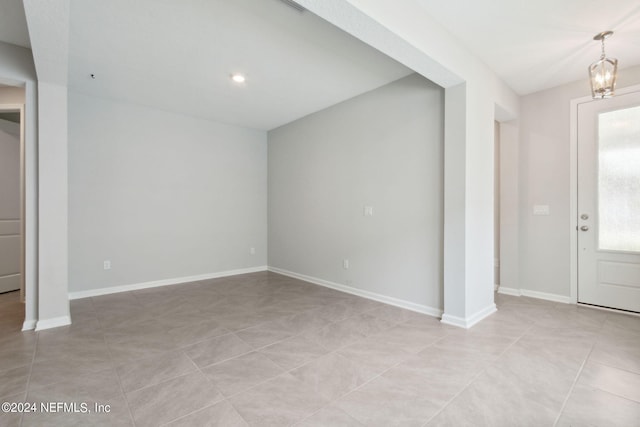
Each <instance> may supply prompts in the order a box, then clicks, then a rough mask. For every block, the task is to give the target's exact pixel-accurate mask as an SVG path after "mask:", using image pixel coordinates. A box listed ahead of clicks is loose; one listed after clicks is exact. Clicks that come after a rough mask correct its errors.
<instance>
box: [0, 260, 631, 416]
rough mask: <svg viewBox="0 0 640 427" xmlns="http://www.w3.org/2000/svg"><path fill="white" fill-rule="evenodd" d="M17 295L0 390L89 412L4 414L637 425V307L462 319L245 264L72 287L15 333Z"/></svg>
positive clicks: (542, 307) (2, 349) (522, 302)
mask: <svg viewBox="0 0 640 427" xmlns="http://www.w3.org/2000/svg"><path fill="white" fill-rule="evenodd" d="M17 298H18V295H17V293H9V294H3V295H0V401H2V402H5V401H6V402H36V403H39V402H66V403H72V402H75V403H77V404H78V405H79V404H80V403H82V402H84V403H86V404H88V405H89V406H88V409H90V410H91V411H92V413H90V414H82V413H76V414H70V413H49V414H43V413H28V414H25V415H24V416H20V415H19V414H0V425H1V426H18V425H22V426H94V425H95V426H99V425H105V426H121V425H122V426H132V425H136V426H158V425H170V426H245V425H256V426H287V425H297V426H362V425H367V426H385V427H386V426H456V427H458V426H554V425H555V426H624V427H633V426H640V318H638V317H631V316H625V315H620V314H613V313H609V312H604V311H599V310H593V309H586V308H580V307H576V306H572V305H564V304H555V303H550V302H546V301H541V300H535V299H528V298H524V297H519V298H516V297H508V296H504V295H496V299H497V304H498V306H499V311H498V312H497V313H495V314H493V315H492V316H491V317H489V318H488V319H486V320H484V321H483V322H481V323H480V324H479V325H476V326H475V327H473V328H472V329H471V330H468V331H464V330H460V329H457V328H453V327H448V326H445V325H442V324H441V323H440V322H439V321H438V320H437V319H434V318H431V317H428V316H424V315H420V314H417V313H413V312H410V311H406V310H402V309H399V308H395V307H391V306H387V305H384V304H380V303H377V302H373V301H369V300H366V299H362V298H358V297H354V296H352V295H347V294H343V293H340V292H336V291H333V290H330V289H325V288H322V287H319V286H315V285H311V284H308V283H304V282H300V281H298V280H294V279H291V278H288V277H284V276H279V275H276V274H273V273H256V274H250V275H244V276H236V277H231V278H224V279H217V280H210V281H204V282H198V283H192V284H186V285H177V286H169V287H164V288H155V289H148V290H141V291H135V292H129V293H122V294H114V295H108V296H103V297H97V298H88V299H83V300H76V301H72V302H71V311H72V317H73V321H74V323H73V325H72V326H70V327H64V328H58V329H51V330H47V331H42V332H39V333H34V332H25V333H22V332H18V331H19V329H20V326H21V321H22V316H23V314H22V306H21V304H20V303H19V302H18V300H17ZM95 403H98V404H101V405H109V408H110V412H109V413H108V414H106V413H97V412H96V410H95V407H94V405H95ZM79 408H80V409H81V407H79Z"/></svg>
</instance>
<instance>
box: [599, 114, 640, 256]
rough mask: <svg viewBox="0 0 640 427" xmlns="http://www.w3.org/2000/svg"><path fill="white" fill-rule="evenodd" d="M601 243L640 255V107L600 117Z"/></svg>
mask: <svg viewBox="0 0 640 427" xmlns="http://www.w3.org/2000/svg"><path fill="white" fill-rule="evenodd" d="M598 243H599V244H598V246H599V248H600V249H601V250H611V251H631V252H640V107H634V108H626V109H623V110H616V111H610V112H607V113H601V114H599V116H598Z"/></svg>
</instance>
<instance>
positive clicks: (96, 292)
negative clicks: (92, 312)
mask: <svg viewBox="0 0 640 427" xmlns="http://www.w3.org/2000/svg"><path fill="white" fill-rule="evenodd" d="M260 271H267V266H266V265H263V266H260V267H250V268H241V269H238V270H228V271H219V272H217V273H208V274H200V275H197V276H187V277H176V278H173V279H162V280H154V281H151V282H143V283H134V284H131V285H122V286H111V287H108V288H100V289H88V290H86V291H76V292H69V299H70V300H74V299H81V298H89V297H97V296H100V295H109V294H115V293H119V292H129V291H137V290H139V289H148V288H156V287H160V286H169V285H179V284H181V283H189V282H197V281H200V280H209V279H218V278H220V277H228V276H236V275H238V274H247V273H257V272H260ZM38 323H39V322H38Z"/></svg>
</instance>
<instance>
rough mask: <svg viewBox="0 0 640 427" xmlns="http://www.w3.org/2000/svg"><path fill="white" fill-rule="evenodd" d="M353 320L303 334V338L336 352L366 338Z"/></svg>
mask: <svg viewBox="0 0 640 427" xmlns="http://www.w3.org/2000/svg"><path fill="white" fill-rule="evenodd" d="M351 319H352V318H349V319H346V320H342V321H340V322H336V323H331V324H329V325H327V326H325V327H324V328H321V329H318V330H316V331H313V332H309V333H306V334H303V336H304V337H305V338H307V339H308V340H310V341H312V342H314V343H316V344H319V345H321V346H322V347H324V348H326V349H327V350H330V351H331V350H336V349H338V348H340V347H344V346H346V345H348V344H352V343H354V342H356V341H357V340H359V339H362V338H364V337H365V335H364V334H363V333H362V332H361V331H360V328H359V325H358V324H357V323H354V322H351Z"/></svg>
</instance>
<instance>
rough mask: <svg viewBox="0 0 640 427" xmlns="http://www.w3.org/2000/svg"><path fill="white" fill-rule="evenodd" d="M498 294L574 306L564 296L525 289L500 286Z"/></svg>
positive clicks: (569, 299)
mask: <svg viewBox="0 0 640 427" xmlns="http://www.w3.org/2000/svg"><path fill="white" fill-rule="evenodd" d="M498 293H499V294H504V295H512V296H516V297H519V296H523V297H530V298H537V299H543V300H547V301H553V302H560V303H563V304H574V302H575V301H572V299H571V297H567V296H564V295H557V294H549V293H546V292H538V291H530V290H527V289H516V288H505V287H504V286H500V289H498Z"/></svg>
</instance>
